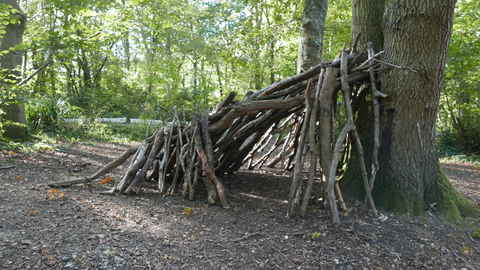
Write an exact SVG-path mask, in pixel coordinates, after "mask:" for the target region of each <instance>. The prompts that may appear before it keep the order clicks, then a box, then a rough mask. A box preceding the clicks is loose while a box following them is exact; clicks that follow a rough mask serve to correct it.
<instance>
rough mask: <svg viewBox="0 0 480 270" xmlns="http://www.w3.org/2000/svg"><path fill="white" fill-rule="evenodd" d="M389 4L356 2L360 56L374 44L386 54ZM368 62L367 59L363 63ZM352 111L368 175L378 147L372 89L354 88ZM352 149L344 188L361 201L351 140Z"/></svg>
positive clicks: (361, 187)
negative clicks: (384, 33) (384, 24)
mask: <svg viewBox="0 0 480 270" xmlns="http://www.w3.org/2000/svg"><path fill="white" fill-rule="evenodd" d="M384 6H385V0H372V1H363V0H354V1H353V8H352V27H351V28H352V35H351V43H352V44H353V43H355V39H356V38H357V36H358V34H359V33H360V32H361V34H360V37H359V39H358V41H357V44H358V46H357V50H356V51H357V52H362V51H365V50H366V45H367V43H368V42H372V44H373V47H374V49H375V51H376V52H379V51H381V50H383V39H384V37H383V12H384ZM360 60H361V61H364V60H367V55H366V54H365V55H364V57H362V58H361V59H360ZM354 87H355V88H354V90H353V94H354V95H353V97H352V107H353V110H354V112H355V114H356V115H357V116H358V117H357V119H356V120H355V125H356V127H357V132H358V135H359V137H360V140H361V143H362V147H363V150H364V158H365V164H367V166H366V169H367V172H368V173H370V171H371V166H368V165H369V164H370V163H371V161H372V150H373V144H374V141H373V139H374V134H373V130H374V122H373V121H372V120H373V113H372V98H371V91H370V87H367V88H364V86H363V85H361V86H358V85H357V86H354ZM349 144H350V145H351V147H348V148H347V150H346V151H348V161H347V164H346V168H345V173H344V174H343V176H342V181H340V184H341V185H342V188H343V189H344V190H346V191H347V192H348V193H349V194H350V195H353V196H355V197H361V196H364V194H365V188H364V184H363V180H362V174H361V171H360V160H359V157H358V152H357V149H356V143H355V139H354V138H353V137H352V136H350V137H349Z"/></svg>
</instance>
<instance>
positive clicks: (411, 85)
mask: <svg viewBox="0 0 480 270" xmlns="http://www.w3.org/2000/svg"><path fill="white" fill-rule="evenodd" d="M454 7H455V0H446V1H436V0H425V1H414V0H393V1H390V2H389V3H388V6H387V7H386V12H385V16H384V17H385V18H386V21H385V31H384V33H385V52H386V53H385V58H384V61H385V62H387V63H392V64H395V65H397V66H408V67H409V68H410V69H406V68H395V67H392V66H390V65H382V69H381V72H380V79H381V82H382V91H383V92H384V93H386V94H388V95H389V97H388V98H386V99H384V100H382V102H381V105H382V106H381V107H382V109H381V114H380V119H381V120H380V134H381V138H382V140H381V143H382V144H381V146H380V149H379V160H380V168H381V169H380V171H379V172H378V175H377V177H378V178H377V181H376V183H375V187H374V189H373V196H374V198H375V200H376V202H377V204H378V205H381V206H383V207H385V208H386V209H388V210H392V211H395V212H400V213H410V214H415V215H423V214H424V213H425V206H426V205H427V204H433V203H436V207H437V209H438V210H439V211H440V212H442V213H443V214H445V215H446V216H447V217H448V218H449V219H452V220H455V219H458V218H460V216H461V215H462V214H469V213H471V212H473V211H474V210H475V209H476V208H475V207H474V206H471V205H470V204H469V203H468V202H467V201H466V200H465V199H464V198H462V197H461V196H460V195H459V194H458V193H457V192H456V191H455V189H454V188H453V186H452V185H451V183H450V182H449V181H448V179H447V178H446V176H445V174H444V172H443V171H442V169H441V166H440V163H439V160H438V156H437V152H436V148H435V122H436V117H437V112H438V103H439V98H440V91H441V86H442V80H443V72H444V68H445V58H446V55H447V51H448V45H449V41H450V36H451V31H452V24H453V11H454ZM412 69H413V70H414V71H412Z"/></svg>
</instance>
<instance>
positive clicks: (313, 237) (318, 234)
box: [311, 232, 322, 240]
mask: <svg viewBox="0 0 480 270" xmlns="http://www.w3.org/2000/svg"><path fill="white" fill-rule="evenodd" d="M320 236H322V234H321V233H319V232H314V233H313V234H312V237H311V239H312V240H317V239H318V238H320Z"/></svg>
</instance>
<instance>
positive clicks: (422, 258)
mask: <svg viewBox="0 0 480 270" xmlns="http://www.w3.org/2000/svg"><path fill="white" fill-rule="evenodd" d="M58 143H59V149H58V150H57V151H46V150H45V151H40V152H36V153H30V154H23V153H20V152H8V151H5V150H2V151H0V166H8V165H15V167H14V168H13V169H9V170H1V171H0V269H393V268H395V269H480V245H479V244H480V240H479V239H478V238H472V237H471V234H472V233H474V232H475V231H476V230H478V229H479V228H480V220H479V219H473V218H472V219H470V222H469V223H463V224H461V223H457V224H451V223H447V222H445V221H443V220H442V218H441V217H438V216H437V215H436V214H434V215H433V216H428V218H418V217H411V216H397V215H393V214H389V213H386V212H384V211H381V210H380V212H381V213H382V214H383V215H384V216H383V219H381V220H379V219H375V218H373V217H372V216H371V215H370V214H369V212H368V211H367V210H365V208H363V206H362V204H361V203H360V202H358V201H347V207H348V212H344V213H342V215H341V220H342V225H341V227H340V228H339V229H336V230H335V229H332V228H331V226H330V224H331V223H330V219H329V216H328V213H327V211H325V210H322V209H321V203H320V202H319V201H318V199H316V198H314V199H313V200H312V204H311V206H310V208H309V210H308V214H307V217H306V218H304V219H302V218H299V217H293V218H286V217H285V213H286V199H287V193H288V191H289V188H290V181H291V177H290V173H289V172H285V171H282V170H279V169H277V170H269V171H262V172H261V173H260V172H249V171H240V172H239V173H237V174H236V175H231V176H223V177H221V179H222V181H223V182H224V184H225V187H226V192H227V197H228V198H227V199H228V200H229V203H230V207H229V208H227V209H223V208H222V207H220V206H218V205H213V206H209V205H207V203H206V198H205V192H204V190H199V191H198V194H197V199H196V200H194V201H189V200H184V199H183V198H182V197H181V196H178V195H177V196H168V197H163V196H161V195H160V194H158V192H156V191H155V189H153V188H152V187H153V186H154V184H152V183H147V184H146V185H145V187H144V188H143V189H142V192H141V193H140V194H139V195H135V196H109V195H101V194H100V192H101V191H104V190H107V189H109V188H110V187H111V186H112V185H113V184H111V183H106V184H100V183H99V182H100V181H96V182H94V183H92V184H91V185H77V186H72V187H68V188H62V189H57V190H58V192H56V191H52V190H50V189H49V188H48V187H47V184H48V183H50V182H53V181H60V180H66V179H74V178H78V177H81V176H88V175H90V174H92V173H93V172H95V171H96V170H98V169H99V168H101V167H102V166H103V165H105V164H107V163H108V162H110V161H112V160H113V159H114V158H115V157H117V156H118V155H120V154H121V153H122V152H123V151H124V150H125V149H127V148H128V147H130V145H123V144H108V143H71V142H58ZM443 165H444V168H445V171H446V173H447V174H448V175H449V177H450V178H451V180H452V182H453V183H454V185H455V186H456V188H457V189H458V190H459V191H460V192H461V193H462V194H463V195H464V196H465V197H466V198H467V199H469V200H470V201H472V202H473V203H474V204H476V205H479V204H480V187H479V185H480V168H478V167H473V166H471V165H468V164H457V163H456V164H443ZM124 170H125V166H121V167H119V168H117V169H116V170H115V171H114V172H113V173H112V174H111V176H112V178H113V180H115V181H119V178H120V177H121V175H122V173H123V172H124ZM100 180H102V179H100ZM314 196H317V198H318V194H314Z"/></svg>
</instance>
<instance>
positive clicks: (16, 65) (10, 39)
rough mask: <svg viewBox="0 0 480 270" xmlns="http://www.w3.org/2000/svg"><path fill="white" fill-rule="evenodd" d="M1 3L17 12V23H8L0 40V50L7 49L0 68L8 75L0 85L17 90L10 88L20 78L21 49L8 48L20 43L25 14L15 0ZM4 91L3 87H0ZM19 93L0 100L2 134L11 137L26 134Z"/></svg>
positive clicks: (22, 106) (16, 137)
mask: <svg viewBox="0 0 480 270" xmlns="http://www.w3.org/2000/svg"><path fill="white" fill-rule="evenodd" d="M0 3H1V4H7V5H11V6H12V7H13V8H14V9H16V10H17V11H18V12H17V13H15V14H14V16H15V17H16V20H17V21H18V22H17V23H13V24H12V23H10V24H8V25H7V26H6V27H5V31H6V32H5V34H3V38H2V39H1V40H0V51H2V52H3V51H8V52H7V53H6V54H4V55H1V56H0V68H1V69H2V70H6V72H8V74H9V75H8V76H5V75H2V77H4V78H6V79H8V81H6V80H2V81H0V85H1V86H2V88H3V85H5V86H7V91H8V92H10V91H18V90H15V89H12V88H11V87H14V86H15V84H16V82H17V81H18V80H19V79H20V78H21V77H20V70H21V65H22V55H23V50H12V51H9V49H10V48H12V47H14V46H15V45H18V44H20V43H22V39H23V31H24V30H25V24H26V19H27V18H26V16H25V14H24V13H23V12H22V10H21V9H20V7H19V6H18V4H17V1H16V0H0ZM2 91H5V89H2ZM18 94H19V93H15V95H14V96H16V97H14V98H11V99H7V100H6V101H4V102H1V103H0V105H1V109H2V110H3V111H4V112H5V115H3V120H4V121H5V120H6V123H5V124H4V126H3V129H4V133H3V135H4V136H6V137H9V138H12V139H19V138H24V137H26V136H27V119H26V116H25V107H24V104H23V100H22V98H21V96H19V95H18Z"/></svg>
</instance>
